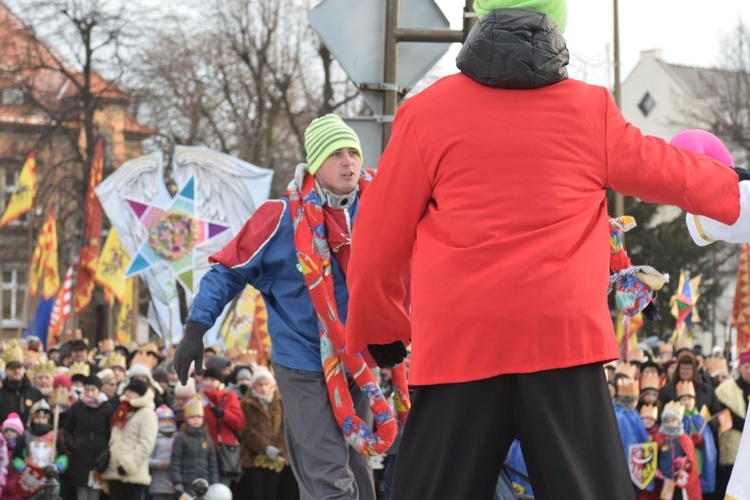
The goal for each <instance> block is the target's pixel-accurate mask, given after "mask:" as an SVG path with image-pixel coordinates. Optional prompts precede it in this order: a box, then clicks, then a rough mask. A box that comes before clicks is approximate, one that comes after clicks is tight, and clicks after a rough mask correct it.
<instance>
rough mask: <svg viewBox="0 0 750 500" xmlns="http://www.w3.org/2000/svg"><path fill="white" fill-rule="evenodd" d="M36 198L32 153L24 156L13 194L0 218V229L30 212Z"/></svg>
mask: <svg viewBox="0 0 750 500" xmlns="http://www.w3.org/2000/svg"><path fill="white" fill-rule="evenodd" d="M34 197H36V158H35V157H34V152H33V151H32V152H31V153H29V154H28V156H26V161H25V162H24V164H23V168H22V169H21V173H20V174H19V175H18V180H17V181H16V186H15V187H14V188H13V194H12V195H11V197H10V201H8V204H7V205H6V208H5V212H3V217H2V218H0V227H3V226H4V225H6V224H8V223H9V222H13V221H14V220H18V218H19V217H21V216H22V215H23V214H25V213H27V212H28V211H29V210H31V207H32V206H33V205H34Z"/></svg>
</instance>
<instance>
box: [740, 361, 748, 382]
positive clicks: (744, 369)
mask: <svg viewBox="0 0 750 500" xmlns="http://www.w3.org/2000/svg"><path fill="white" fill-rule="evenodd" d="M740 377H742V380H744V381H745V382H746V383H748V384H750V363H742V364H741V365H740Z"/></svg>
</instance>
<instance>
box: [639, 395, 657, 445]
mask: <svg viewBox="0 0 750 500" xmlns="http://www.w3.org/2000/svg"><path fill="white" fill-rule="evenodd" d="M638 414H639V415H640V416H641V422H643V426H644V427H645V428H646V433H647V434H648V440H649V441H656V433H657V432H658V431H659V426H658V425H656V424H657V423H658V422H659V407H658V406H656V405H653V404H644V405H642V406H641V407H640V409H639V410H638Z"/></svg>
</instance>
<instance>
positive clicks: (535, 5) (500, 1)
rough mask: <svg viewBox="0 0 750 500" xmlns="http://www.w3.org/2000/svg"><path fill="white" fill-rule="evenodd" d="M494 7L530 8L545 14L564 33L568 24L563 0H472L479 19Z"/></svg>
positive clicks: (565, 5)
mask: <svg viewBox="0 0 750 500" xmlns="http://www.w3.org/2000/svg"><path fill="white" fill-rule="evenodd" d="M495 9H531V10H535V11H537V12H542V13H544V14H547V15H548V16H549V17H551V18H552V20H553V21H554V22H555V24H557V27H558V28H560V32H561V33H565V25H567V24H568V5H567V3H566V2H565V0H474V12H476V13H477V16H479V18H480V19H481V18H482V17H484V16H485V15H487V13H489V12H492V11H493V10H495Z"/></svg>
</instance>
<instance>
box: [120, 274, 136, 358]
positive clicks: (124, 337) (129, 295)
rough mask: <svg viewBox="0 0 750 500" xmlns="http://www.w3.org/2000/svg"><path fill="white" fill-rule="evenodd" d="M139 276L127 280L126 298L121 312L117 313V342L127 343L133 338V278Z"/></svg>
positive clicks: (121, 305) (121, 306)
mask: <svg viewBox="0 0 750 500" xmlns="http://www.w3.org/2000/svg"><path fill="white" fill-rule="evenodd" d="M135 279H138V278H137V277H134V278H128V279H126V280H125V295H124V297H123V298H124V300H123V301H122V303H121V304H120V313H119V314H118V315H117V328H116V333H115V338H116V339H117V342H119V343H120V344H122V345H125V344H127V343H129V342H130V340H131V335H130V334H131V332H132V324H133V280H135Z"/></svg>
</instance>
